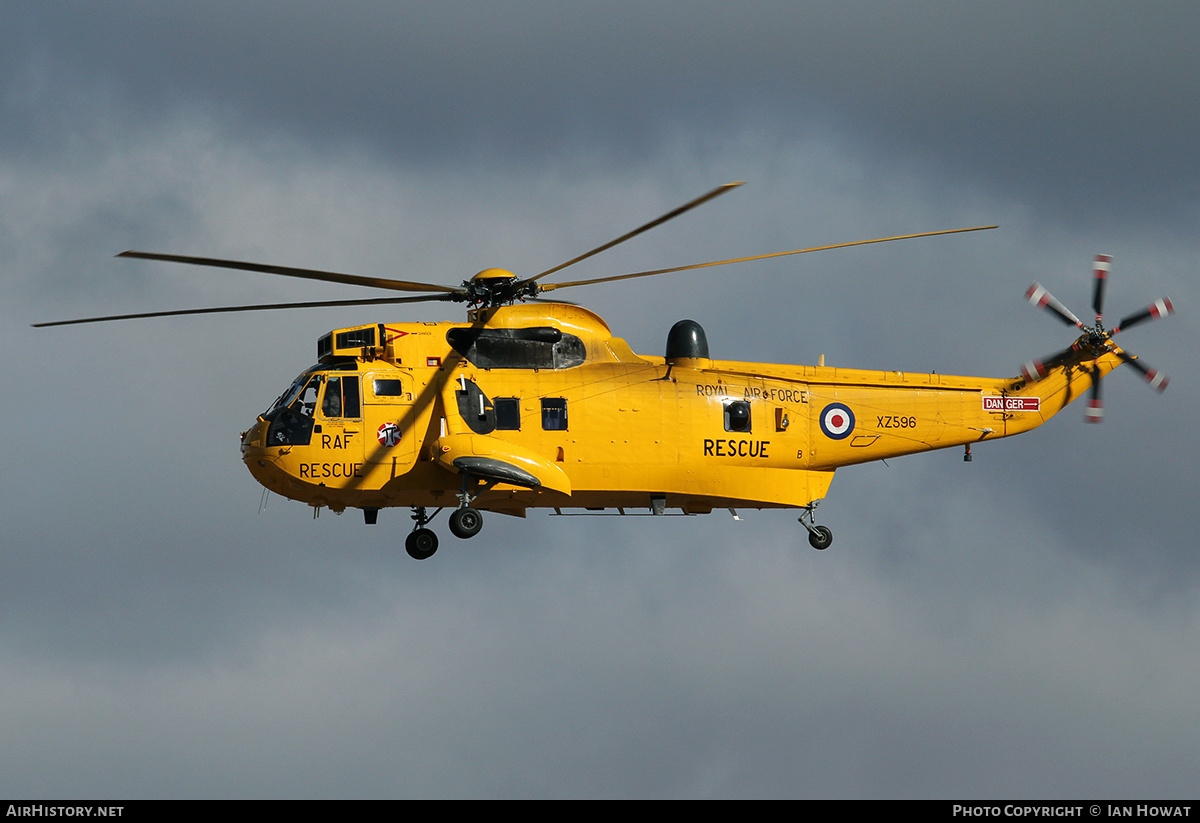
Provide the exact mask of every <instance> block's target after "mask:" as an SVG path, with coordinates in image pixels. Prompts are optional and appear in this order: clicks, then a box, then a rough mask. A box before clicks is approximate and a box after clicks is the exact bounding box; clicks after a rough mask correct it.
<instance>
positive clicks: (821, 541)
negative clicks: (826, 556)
mask: <svg viewBox="0 0 1200 823" xmlns="http://www.w3.org/2000/svg"><path fill="white" fill-rule="evenodd" d="M808 545H810V546H812V547H813V548H814V549H816V550H817V551H825V550H826V549H828V548H829V547H830V546H832V545H833V532H831V531H830V530H829V528H828V527H827V526H813V529H812V531H811V532H809V533H808Z"/></svg>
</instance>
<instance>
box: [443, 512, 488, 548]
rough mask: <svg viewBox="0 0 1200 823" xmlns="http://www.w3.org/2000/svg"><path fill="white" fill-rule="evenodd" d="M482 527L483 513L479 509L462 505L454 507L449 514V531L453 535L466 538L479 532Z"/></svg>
mask: <svg viewBox="0 0 1200 823" xmlns="http://www.w3.org/2000/svg"><path fill="white" fill-rule="evenodd" d="M482 528H483V513H482V512H480V511H479V509H473V508H471V507H470V506H464V507H463V508H461V509H455V510H454V512H453V514H451V515H450V533H451V534H453V535H454V536H455V537H457V538H460V539H462V540H466V539H467V538H469V537H474V536H475V535H477V534H479V530H480V529H482Z"/></svg>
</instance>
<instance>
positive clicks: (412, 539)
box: [404, 529, 438, 560]
mask: <svg viewBox="0 0 1200 823" xmlns="http://www.w3.org/2000/svg"><path fill="white" fill-rule="evenodd" d="M437 547H438V539H437V535H436V534H434V533H433V529H416V530H414V531H412V532H410V533H409V535H408V537H406V538H404V550H405V551H406V552H408V556H409V557H411V558H412V559H413V560H427V559H429V558H430V557H433V553H434V552H435V551H437Z"/></svg>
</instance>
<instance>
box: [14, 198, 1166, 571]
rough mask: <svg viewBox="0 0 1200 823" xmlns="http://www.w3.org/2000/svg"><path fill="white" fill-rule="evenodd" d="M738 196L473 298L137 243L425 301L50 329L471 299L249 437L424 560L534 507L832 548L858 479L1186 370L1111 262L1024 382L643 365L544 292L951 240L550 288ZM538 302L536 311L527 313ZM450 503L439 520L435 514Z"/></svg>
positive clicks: (464, 290) (302, 390)
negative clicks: (641, 237) (1156, 336)
mask: <svg viewBox="0 0 1200 823" xmlns="http://www.w3.org/2000/svg"><path fill="white" fill-rule="evenodd" d="M738 185H741V184H740V183H729V184H726V185H724V186H720V187H718V188H716V189H713V190H712V191H710V192H707V193H706V194H704V195H702V196H701V197H698V198H696V199H695V200H692V201H690V202H688V203H686V204H684V205H682V206H680V207H679V208H677V209H675V210H673V211H671V212H668V213H667V214H664V215H662V216H661V217H658V218H657V219H655V220H652V221H650V222H649V223H646V224H645V225H642V226H639V227H638V228H636V229H634V230H633V231H631V232H629V233H627V234H624V235H622V236H621V237H618V238H617V239H615V240H613V241H611V242H609V243H606V244H604V245H602V246H599V247H597V248H595V249H592V250H591V251H589V252H587V253H586V254H582V255H580V256H579V257H576V258H574V259H572V260H569V261H567V262H565V263H562V264H561V265H558V266H555V267H554V268H552V269H548V270H546V271H544V272H541V273H540V274H537V275H534V276H532V277H527V278H520V277H518V276H516V275H514V274H512V273H511V272H508V271H504V270H502V269H485V270H483V271H481V272H479V273H478V274H477V275H475V276H474V277H473V278H471V279H470V280H467V281H464V282H463V283H462V284H461V285H459V286H444V285H437V284H430V283H417V282H410V281H403V280H393V279H387V278H378V277H362V276H357V275H350V274H341V273H337V272H326V271H315V270H310V269H298V268H290V267H284V266H270V265H261V264H257V263H244V262H239V261H232V260H217V259H212V258H205V257H184V256H179V255H167V254H151V253H146V252H135V251H128V252H124V253H123V254H121V255H118V256H122V257H135V258H141V259H147V260H161V261H168V262H176V263H190V264H194V265H202V266H217V267H222V268H231V269H241V270H245V271H253V272H265V273H270V274H278V275H283V276H286V277H299V278H306V279H312V280H321V281H329V282H335V283H345V284H350V285H357V286H370V287H374V288H380V289H388V290H391V291H399V292H416V293H417V294H416V295H415V296H405V297H384V298H368V299H362V300H337V301H319V302H307V303H284V304H267V305H253V306H230V307H220V308H204V309H190V310H183V311H168V312H151V313H143V314H128V315H119V316H110V317H92V318H83V319H79V320H68V321H57V322H53V323H39V324H35V325H37V326H39V327H45V326H58V325H70V324H76V323H92V322H102V321H113V320H127V319H135V318H148V317H166V316H178V315H188V314H208V313H218V312H237V311H258V310H269V309H282V308H302V307H315V306H362V305H379V304H394V303H412V302H421V301H453V302H460V303H465V304H467V307H468V311H467V322H465V323H373V324H367V325H362V326H355V327H352V328H346V329H337V330H335V331H332V332H330V333H329V334H326V335H324V336H323V337H321V338H320V339H319V340H318V341H317V362H316V364H315V365H313V366H312V367H311V368H309V369H306V370H305V371H304V372H303V373H302V374H301V375H300V376H299V377H297V378H296V379H295V380H294V381H293V382H292V384H291V386H290V387H289V388H288V389H287V390H286V391H284V392H283V394H281V395H280V396H279V398H278V399H277V400H276V401H275V402H274V403H272V404H271V406H270V408H269V409H267V410H266V411H265V412H263V413H262V414H260V415H258V417H257V419H256V420H255V422H254V423H253V425H251V427H250V428H249V429H248V430H246V431H245V432H243V433H242V435H241V452H242V460H243V461H244V462H245V464H246V466H247V467H248V468H249V470H250V472H251V473H252V474H253V475H254V477H255V478H256V479H257V480H258V481H259V483H261V484H262V485H263V486H264V487H266V488H267V489H268V490H270V491H273V492H275V493H277V494H280V495H283V496H284V497H288V498H291V499H293V500H299V501H302V502H304V503H307V504H308V505H310V506H312V507H313V508H314V514H315V513H316V512H317V511H319V510H320V508H322V507H327V508H329V509H331V510H332V511H335V512H338V513H340V512H343V511H345V510H346V509H347V508H357V509H361V510H362V511H363V515H364V518H365V521H366V522H367V523H368V524H374V523H375V522H376V521H377V518H378V514H379V510H380V509H384V508H394V507H405V508H409V509H411V510H412V520H413V521H414V526H413V529H412V531H411V532H410V533H409V535H408V537H407V539H406V541H405V548H406V550H407V551H408V554H409V555H411V556H412V557H413V558H416V559H418V560H422V559H425V558H428V557H430V556H431V555H432V554H433V553H434V552H435V551H436V550H437V547H438V538H437V535H436V534H435V533H434V532H433V531H432V530H431V529H430V528H428V524H429V523H430V521H431V520H433V518H434V517H436V516H437V514H438V513H440V512H441V511H442V510H443V509H449V510H450V512H451V513H450V515H449V527H450V531H451V532H452V533H453V534H454V535H455V536H456V537H459V538H464V539H465V538H470V537H474V536H475V535H477V534H478V533H479V531H480V529H481V528H482V527H483V515H482V512H483V511H490V512H497V513H502V514H508V515H515V516H518V517H523V516H525V513H526V510H528V509H530V508H552V509H554V510H555V511H556V512H557V513H559V514H562V513H563V509H582V510H583V511H582V512H579V513H588V512H592V513H597V512H602V511H604V510H615V511H616V512H617V513H619V514H627V513H633V512H637V513H650V514H655V515H662V514H665V513H667V511H668V509H669V510H671V511H672V512H675V511H676V510H678V511H681V512H682V513H684V514H705V513H709V512H711V511H712V510H713V509H716V508H723V509H728V510H729V511H730V512H731V513H733V514H734V516H736V512H737V509H739V508H758V509H763V508H794V509H799V510H801V511H802V513H801V516H800V518H799V521H800V523H801V524H802V525H803V526H804V528H805V529H806V530H807V531H808V535H809V542H810V544H811V545H812V546H813V547H814V548H817V549H825V548H828V547H829V545H830V544H831V543H832V541H833V534H832V532H831V531H830V529H829V528H828V527H826V526H823V525H818V524H817V523H816V522H815V517H814V513H815V510H816V507H817V505H818V503H819V502H820V501H821V500H822V498H824V497H825V495H826V492H827V491H828V489H829V484H830V482H831V481H832V480H833V473H834V471H835V470H836V469H838V468H840V467H842V466H849V465H852V464H855V463H866V462H869V461H874V460H882V459H885V458H889V457H896V456H899V455H904V454H912V453H915V452H922V451H929V450H932V449H943V448H950V447H959V446H962V447H965V449H964V459H965V460H970V459H971V444H973V443H978V442H982V441H987V440H994V439H997V438H1001V437H1009V436H1011V435H1014V434H1020V433H1021V432H1025V431H1028V430H1030V429H1033V428H1035V427H1037V426H1039V425H1041V424H1042V423H1044V422H1045V421H1046V420H1048V419H1049V418H1050V417H1052V416H1053V415H1054V414H1056V413H1058V412H1059V411H1061V410H1062V409H1063V408H1064V407H1066V405H1067V404H1068V403H1070V402H1071V401H1072V400H1073V399H1075V398H1076V397H1078V396H1080V395H1081V394H1083V393H1084V392H1085V391H1087V390H1089V389H1090V400H1089V403H1088V408H1087V412H1086V419H1087V420H1089V421H1092V422H1098V421H1099V420H1100V419H1101V417H1102V413H1103V408H1102V405H1101V400H1100V381H1101V379H1102V378H1103V377H1104V376H1106V375H1107V374H1108V373H1109V372H1111V371H1112V370H1113V369H1115V368H1116V367H1117V366H1119V365H1121V364H1122V363H1128V364H1130V365H1131V366H1133V367H1134V368H1135V369H1137V370H1138V371H1139V372H1141V374H1142V375H1143V376H1144V377H1145V379H1146V380H1147V381H1148V382H1149V383H1150V384H1151V386H1153V387H1154V388H1155V389H1157V390H1159V391H1162V390H1163V389H1165V388H1166V385H1167V379H1166V377H1164V376H1163V375H1161V374H1159V373H1158V372H1157V371H1155V370H1153V369H1151V368H1148V367H1147V366H1145V365H1144V364H1143V363H1142V362H1141V361H1140V360H1138V359H1137V358H1136V357H1135V356H1133V355H1131V354H1129V353H1127V352H1125V351H1124V350H1122V349H1121V348H1119V347H1118V346H1117V345H1116V344H1114V343H1113V342H1112V337H1113V336H1114V335H1116V334H1117V333H1118V332H1119V331H1122V330H1123V329H1127V328H1129V327H1131V326H1134V325H1136V324H1138V323H1142V322H1144V321H1146V320H1150V319H1155V318H1158V317H1163V316H1166V315H1168V314H1170V313H1172V312H1173V310H1174V308H1173V306H1172V304H1171V301H1170V300H1168V299H1166V298H1164V299H1161V300H1158V301H1155V302H1154V303H1152V304H1150V306H1148V307H1147V308H1145V309H1143V310H1141V311H1139V312H1135V313H1134V314H1131V315H1129V316H1127V317H1125V318H1124V319H1122V320H1121V321H1120V324H1119V325H1118V326H1117V327H1115V328H1112V329H1105V327H1104V325H1103V323H1102V319H1101V315H1102V307H1103V301H1104V290H1105V284H1106V281H1107V274H1108V269H1109V263H1110V260H1111V258H1109V257H1107V256H1104V255H1101V256H1099V257H1097V258H1096V263H1095V271H1094V291H1093V301H1092V302H1093V308H1094V309H1095V312H1096V320H1095V324H1094V325H1091V326H1089V325H1085V324H1084V323H1083V322H1082V321H1080V320H1079V318H1078V317H1076V316H1075V315H1074V314H1072V313H1071V312H1070V311H1069V310H1068V309H1067V308H1066V307H1065V306H1063V304H1061V303H1060V302H1058V301H1057V300H1055V299H1054V298H1053V297H1052V296H1051V295H1050V293H1049V292H1047V291H1046V290H1045V288H1043V287H1042V286H1040V285H1039V284H1037V283H1034V284H1033V286H1031V287H1030V289H1029V291H1028V292H1027V294H1026V296H1027V298H1028V299H1029V300H1030V302H1032V303H1034V304H1035V305H1037V306H1040V307H1044V308H1046V309H1047V310H1049V311H1051V312H1053V313H1054V314H1055V316H1057V317H1058V318H1059V319H1061V320H1062V321H1063V322H1065V323H1067V324H1069V325H1073V326H1076V327H1077V329H1078V330H1079V331H1080V332H1081V334H1080V336H1079V337H1078V338H1077V339H1076V340H1075V341H1074V342H1073V343H1072V344H1071V345H1070V346H1069V347H1068V348H1067V349H1065V350H1064V351H1062V352H1060V353H1058V354H1056V355H1054V356H1053V357H1050V358H1047V359H1045V360H1042V361H1030V362H1028V363H1026V364H1025V365H1024V366H1022V369H1021V376H1019V377H1010V378H999V379H994V378H980V377H955V376H949V375H941V374H917V373H908V372H896V371H869V370H861V369H846V368H840V367H838V368H828V367H825V366H824V364H823V363H821V364H819V365H817V366H789V365H771V364H766V363H740V362H732V361H726V360H717V359H714V358H712V357H711V356H710V353H709V348H708V343H707V340H706V338H705V334H704V330H703V328H702V327H701V326H700V324H699V323H696V322H695V321H692V320H681V321H680V322H678V323H676V324H675V325H674V326H673V327H672V328H671V330H670V333H669V334H668V335H667V344H666V351H665V354H664V356H662V357H656V356H647V355H639V354H635V353H634V352H633V351H632V350H631V349H630V347H629V346H628V345H627V344H626V343H625V341H624V340H622V339H621V338H619V337H615V336H613V334H612V332H611V330H610V329H609V327H608V325H607V324H606V323H605V322H604V321H603V320H602V319H600V317H598V316H597V315H595V314H593V313H592V312H590V311H588V310H587V309H585V308H582V307H580V306H577V305H574V304H569V303H558V302H549V301H543V300H541V299H540V295H543V294H546V293H547V292H551V291H554V290H557V289H562V288H567V287H573V286H583V285H590V284H596V283H605V282H610V281H617V280H626V279H631V278H637V277H648V276H651V275H658V274H667V273H671V272H679V271H685V270H689V269H697V268H704V267H708V266H718V265H725V264H729V263H737V262H745V261H749V260H762V259H767V258H772V257H782V256H786V255H793V254H803V253H806V252H812V251H821V250H828V249H836V248H845V247H849V246H857V245H864V244H867V243H882V242H889V241H893V240H902V239H910V238H915V237H929V236H935V235H943V234H953V233H958V232H970V231H979V230H983V229H991V228H995V226H977V227H973V228H966V229H953V230H949V231H935V232H925V233H922V234H913V235H903V236H898V237H885V238H878V239H873V240H862V241H855V242H851V243H839V244H835V245H831V246H820V247H814V248H806V249H796V250H793V251H785V252H777V253H773V254H763V255H757V256H753V257H743V258H735V259H732V260H720V261H714V262H710V263H700V264H694V265H688V266H678V267H674V268H667V269H656V270H652V271H641V272H634V273H631V274H622V275H615V276H608V277H597V278H592V279H588V280H575V281H570V282H560V283H543V282H542V281H543V279H544V278H546V277H547V276H549V275H551V274H554V273H556V272H558V271H561V270H562V269H565V268H566V267H568V266H571V265H573V264H575V263H578V262H580V261H581V260H584V259H586V258H589V257H591V256H593V255H595V254H598V253H600V252H602V251H604V250H606V249H609V248H612V247H613V246H615V245H617V244H618V243H621V242H624V241H626V240H628V239H630V238H632V237H634V236H636V235H638V234H641V233H642V232H645V231H647V230H649V229H651V228H654V227H655V226H658V225H661V224H662V223H664V222H666V221H667V220H670V219H672V218H674V217H677V216H679V215H680V214H683V213H684V212H686V211H688V210H690V209H692V208H695V207H696V206H698V205H700V204H701V203H704V202H707V201H709V200H711V199H712V198H714V197H717V196H718V195H721V194H723V193H725V192H727V191H729V190H730V189H732V188H734V187H736V186H738ZM526 301H531V302H526ZM430 509H433V510H434V511H433V514H429V510H430Z"/></svg>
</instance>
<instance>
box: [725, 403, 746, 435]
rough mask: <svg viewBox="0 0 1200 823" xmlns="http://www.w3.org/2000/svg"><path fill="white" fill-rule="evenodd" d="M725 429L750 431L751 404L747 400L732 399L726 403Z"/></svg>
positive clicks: (728, 430) (729, 430)
mask: <svg viewBox="0 0 1200 823" xmlns="http://www.w3.org/2000/svg"><path fill="white" fill-rule="evenodd" d="M725 431H727V432H748V431H750V404H749V403H748V402H746V401H745V400H730V401H728V402H726V403H725Z"/></svg>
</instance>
